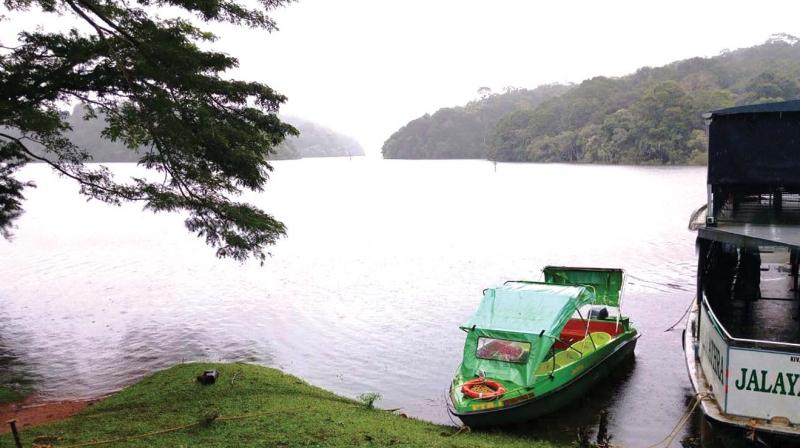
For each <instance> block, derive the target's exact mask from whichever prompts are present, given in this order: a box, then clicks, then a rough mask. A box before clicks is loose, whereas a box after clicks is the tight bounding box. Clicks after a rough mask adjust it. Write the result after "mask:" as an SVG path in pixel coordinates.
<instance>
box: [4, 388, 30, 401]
mask: <svg viewBox="0 0 800 448" xmlns="http://www.w3.org/2000/svg"><path fill="white" fill-rule="evenodd" d="M24 398H25V395H23V394H22V393H20V392H17V391H16V390H14V389H9V388H7V387H3V386H0V404H3V403H14V402H16V401H21V400H22V399H24Z"/></svg>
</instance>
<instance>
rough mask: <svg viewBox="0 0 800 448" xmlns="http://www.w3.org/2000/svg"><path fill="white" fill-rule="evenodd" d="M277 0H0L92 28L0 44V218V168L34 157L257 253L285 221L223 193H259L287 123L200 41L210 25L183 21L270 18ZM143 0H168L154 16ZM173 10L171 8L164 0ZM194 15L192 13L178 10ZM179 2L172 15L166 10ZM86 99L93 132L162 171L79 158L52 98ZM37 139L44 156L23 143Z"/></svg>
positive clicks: (239, 255)
mask: <svg viewBox="0 0 800 448" xmlns="http://www.w3.org/2000/svg"><path fill="white" fill-rule="evenodd" d="M288 1H289V0H260V1H259V2H258V3H238V2H236V1H219V0H166V1H152V0H137V1H133V2H119V1H117V0H5V2H4V5H5V8H7V9H9V10H28V9H33V10H39V11H37V13H53V14H66V15H72V16H74V17H77V18H79V19H80V20H82V21H83V22H85V23H87V24H88V25H90V27H91V29H92V30H93V32H92V33H83V32H80V31H78V30H77V29H72V30H71V31H69V32H67V33H51V32H47V31H36V32H28V31H25V32H22V33H20V34H19V36H18V42H16V43H13V44H7V43H3V47H2V51H0V229H3V231H4V232H5V233H6V234H7V233H8V230H9V229H10V226H11V222H12V221H13V219H14V218H15V217H16V216H18V215H19V213H20V212H21V204H20V200H21V199H22V193H21V192H22V188H23V187H24V186H25V185H23V184H21V183H19V182H17V181H15V180H14V177H13V173H14V171H15V170H17V169H18V168H19V167H20V166H22V165H23V164H24V163H25V162H27V161H30V160H38V161H42V162H45V163H48V164H50V165H51V166H52V167H53V168H54V169H55V170H56V171H58V172H59V173H61V174H63V175H65V176H68V177H70V178H73V179H75V180H76V181H78V182H79V183H80V185H81V192H82V193H83V194H85V195H87V196H89V197H90V198H93V199H99V200H101V201H105V202H108V203H112V204H118V203H120V202H122V201H139V202H141V203H142V204H143V206H144V207H145V208H146V209H150V210H153V211H183V212H186V213H187V214H188V217H187V219H186V226H187V228H188V229H189V230H190V231H193V232H196V233H197V234H198V235H200V236H201V237H203V238H205V240H206V242H207V243H208V244H210V245H211V246H214V247H216V249H217V255H218V256H221V257H232V258H234V259H237V260H244V259H246V258H248V257H249V256H255V257H257V258H259V259H261V260H263V259H264V257H265V254H264V252H263V248H264V247H265V246H268V245H270V244H273V243H274V242H275V241H276V239H277V238H279V237H280V236H282V235H283V234H284V233H285V228H284V226H283V224H281V223H280V222H279V221H277V220H275V219H274V218H272V217H271V216H270V215H268V214H267V213H265V212H263V211H261V210H259V209H257V208H255V207H253V206H250V205H248V204H245V203H240V202H237V201H235V200H234V198H235V197H236V196H238V195H239V194H240V193H241V190H242V189H250V190H255V191H260V190H261V189H262V188H263V186H264V183H265V182H266V180H267V178H268V173H269V171H270V170H271V169H272V168H271V166H270V165H269V164H268V163H267V161H266V158H267V156H268V155H269V154H270V153H271V152H272V151H273V148H274V147H275V146H277V145H278V144H280V143H281V142H282V141H283V140H284V139H285V137H286V136H287V135H293V134H296V133H297V132H296V130H295V129H294V128H293V127H292V126H290V125H288V124H285V123H283V122H281V120H280V119H279V118H278V117H277V115H276V113H277V111H278V108H279V106H280V104H281V103H283V102H284V101H286V98H285V97H284V96H282V95H280V94H278V93H277V92H275V91H273V90H272V89H271V88H270V87H269V86H267V85H265V84H262V83H258V82H246V81H239V80H232V79H225V78H223V77H222V74H223V73H224V72H225V71H226V70H229V69H231V68H234V67H236V66H237V64H238V61H237V60H236V59H235V58H233V57H231V56H229V55H226V54H222V53H218V52H214V51H207V50H202V49H201V48H200V47H199V44H200V43H201V42H204V41H211V40H213V39H214V36H213V35H212V34H210V33H208V32H205V31H203V30H202V29H200V28H198V27H197V26H196V25H195V22H198V21H205V22H210V21H214V22H228V23H233V24H238V25H245V26H250V27H257V28H262V29H265V30H267V31H272V30H274V29H275V23H274V21H273V20H272V19H271V18H270V17H269V16H268V12H269V11H270V10H271V9H273V8H275V7H278V6H282V5H284V4H286V3H288ZM153 6H158V7H161V6H171V7H176V8H177V10H181V11H178V12H176V15H175V16H174V17H164V16H165V12H166V14H169V11H170V10H164V9H162V10H159V14H158V16H156V15H155V14H153V13H152V12H151V11H153V8H152V7H153ZM173 10H174V9H173ZM186 12H189V13H192V14H194V16H195V19H193V20H190V19H187V18H186V17H185V15H186V14H185V13H186ZM181 13H182V14H183V17H182V16H181V15H180V14H181ZM75 102H80V103H82V104H84V105H86V106H87V109H86V114H85V118H86V119H93V118H95V117H96V116H97V115H98V114H102V116H103V117H104V118H105V120H106V121H107V126H106V127H105V129H104V130H103V131H102V135H103V137H104V138H106V139H108V140H110V141H112V142H118V143H122V144H124V146H125V147H126V148H128V149H130V150H131V151H137V150H138V151H140V157H139V163H140V164H141V165H143V166H145V167H146V168H149V169H152V170H155V171H156V172H158V173H160V174H162V175H163V176H159V179H163V180H161V181H151V180H147V179H144V178H137V179H131V180H129V181H126V182H118V181H117V180H115V179H114V177H113V175H112V173H111V172H110V171H109V170H107V169H105V168H102V167H101V168H92V167H87V165H86V162H88V161H89V160H90V157H89V153H88V152H87V149H86V148H84V147H81V146H79V145H78V144H76V143H75V142H73V141H71V140H70V139H68V138H66V137H65V135H66V133H67V131H68V130H69V129H70V124H69V122H68V121H67V120H66V118H67V116H66V115H65V114H63V113H61V112H60V111H59V107H63V105H64V104H70V103H75ZM36 144H38V145H40V147H41V148H43V149H44V152H45V154H43V155H41V154H37V153H36V152H35V151H32V149H31V148H32V147H33V146H34V145H36Z"/></svg>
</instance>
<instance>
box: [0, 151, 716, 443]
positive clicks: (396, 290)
mask: <svg viewBox="0 0 800 448" xmlns="http://www.w3.org/2000/svg"><path fill="white" fill-rule="evenodd" d="M275 167H276V170H275V172H274V174H273V178H272V180H271V181H270V182H269V184H268V187H267V190H266V192H265V193H263V194H262V195H258V196H254V195H251V196H249V197H248V198H247V199H249V200H252V201H254V202H256V203H258V204H260V205H262V206H263V207H264V208H265V209H267V210H268V211H269V212H270V213H272V214H274V215H275V216H276V217H277V218H279V219H281V220H283V221H284V222H285V223H286V224H287V226H288V229H289V236H288V238H286V239H284V240H282V241H281V242H280V243H279V244H278V245H277V246H276V247H275V248H274V249H273V251H272V252H273V257H271V258H269V259H268V260H267V263H266V265H265V266H264V267H263V268H259V267H258V266H257V263H251V264H246V265H244V266H240V265H238V264H236V263H234V262H230V261H219V260H217V259H215V258H214V256H213V251H212V250H210V249H208V248H207V247H206V246H204V244H203V243H202V241H201V240H198V239H196V238H194V237H193V236H192V235H190V234H188V233H187V232H186V231H185V230H184V229H183V226H182V222H181V218H180V217H179V216H174V215H153V214H151V213H148V212H141V211H140V210H139V209H138V208H137V207H136V206H135V205H134V206H124V207H121V208H114V207H109V206H106V205H104V204H100V203H96V202H88V203H87V202H85V201H84V200H83V199H82V198H80V197H79V196H78V195H77V194H76V190H77V187H76V186H75V185H73V184H72V183H70V182H69V181H67V180H64V179H59V178H57V177H56V176H54V175H52V174H50V172H49V170H48V169H46V168H45V167H43V166H29V167H27V168H26V169H25V171H23V176H22V177H24V178H30V179H35V180H36V181H37V183H38V185H39V188H37V189H35V190H30V191H29V192H28V193H27V196H28V200H27V201H26V203H25V207H26V214H25V215H24V216H23V217H22V218H21V219H20V220H19V222H18V224H19V229H18V230H17V232H16V238H15V240H14V241H13V243H7V242H5V241H2V240H0V255H2V257H1V258H0V303H2V307H1V308H0V322H2V327H0V351H2V353H0V368H2V369H3V370H5V378H8V377H10V376H11V375H12V374H16V373H19V372H22V373H23V376H24V377H27V378H35V379H36V381H37V382H38V384H37V389H38V390H39V391H40V392H41V394H42V395H43V396H45V397H48V398H54V399H55V398H72V397H93V396H99V395H102V394H105V393H108V392H111V391H114V390H116V389H118V388H120V387H122V386H123V385H126V384H129V383H130V382H132V381H135V380H136V379H138V378H140V377H141V376H142V375H144V374H146V373H147V372H150V371H152V370H154V369H159V368H163V367H166V366H168V365H170V364H173V363H175V362H180V361H183V360H187V361H188V360H212V361H215V360H225V361H229V360H243V361H252V362H258V363H263V364H267V365H270V366H276V367H280V368H282V369H284V370H286V371H287V372H289V373H293V374H296V375H299V376H301V377H302V378H304V379H306V380H308V381H309V382H311V383H313V384H315V385H318V386H321V387H324V388H327V389H330V390H333V391H335V392H337V393H340V394H343V395H347V396H356V395H358V394H360V393H363V392H371V391H376V392H379V393H380V394H381V395H382V396H383V400H382V401H380V402H379V403H378V404H379V405H381V406H383V407H386V408H398V407H402V408H403V409H404V410H405V412H406V413H408V414H409V415H413V416H416V417H420V418H424V419H428V420H432V421H435V422H439V423H449V422H450V420H449V419H448V417H447V414H446V409H445V404H444V390H445V388H446V387H447V385H448V384H449V381H450V378H451V376H452V374H453V372H454V370H455V368H456V366H457V365H458V363H459V361H460V359H461V351H462V344H463V340H464V335H463V333H462V332H461V331H460V330H459V329H458V325H459V324H461V323H463V322H464V321H465V320H466V319H467V318H468V317H469V315H470V314H471V313H472V312H473V311H474V309H475V308H476V307H477V304H478V302H479V300H480V292H481V290H482V289H483V288H485V287H487V286H491V285H494V284H497V283H500V282H502V281H505V280H509V279H535V278H537V277H538V273H539V270H540V269H541V268H542V267H543V266H544V265H547V264H563V265H570V264H574V265H589V266H609V267H622V268H625V269H626V270H627V272H628V274H629V282H628V285H627V289H626V293H627V296H626V302H625V308H626V312H627V313H628V314H630V315H631V316H632V318H633V320H635V322H636V323H637V325H638V327H639V329H640V330H641V332H642V333H643V336H642V338H641V339H640V341H639V345H638V347H637V350H636V351H637V353H636V360H635V361H633V362H632V363H631V365H630V366H631V371H630V372H620V373H619V374H618V375H616V376H615V378H614V379H613V380H612V381H610V382H607V383H604V384H603V385H600V386H598V391H597V392H596V393H595V394H593V395H592V396H591V397H590V399H588V400H585V401H584V402H582V403H579V404H578V405H576V406H573V407H571V408H569V409H568V410H567V411H565V412H564V413H562V414H560V415H559V416H557V417H551V418H549V419H545V420H543V421H542V422H540V423H536V424H532V425H530V426H532V428H533V429H535V430H536V431H537V432H536V435H537V436H546V437H551V438H555V439H559V438H567V439H572V438H573V437H574V433H575V426H576V425H579V424H593V423H595V421H596V418H597V412H599V411H600V410H601V409H609V411H610V414H611V433H612V434H613V435H614V437H615V441H616V442H619V443H623V444H624V443H626V441H627V442H632V441H633V444H634V445H640V444H641V443H642V442H655V441H657V440H659V439H660V438H661V437H662V436H663V435H665V434H666V433H668V432H669V431H670V430H671V429H672V425H673V424H674V423H675V422H676V421H677V419H678V418H679V417H680V415H681V413H682V411H683V405H684V400H685V397H686V396H687V395H688V394H689V393H690V392H689V389H690V386H689V384H688V381H687V377H686V373H685V366H684V363H683V360H682V355H681V344H680V339H679V336H680V334H679V333H680V332H679V331H675V332H670V333H664V332H663V330H664V329H665V328H667V327H668V326H670V325H671V324H672V323H673V322H674V321H675V320H676V319H678V318H679V317H680V315H681V314H682V313H683V311H684V309H685V308H686V305H687V303H688V302H689V300H691V298H692V292H691V291H692V285H693V281H694V277H693V276H694V263H695V261H694V236H693V234H691V233H690V232H688V231H687V230H686V224H687V220H688V217H689V214H690V213H691V211H692V210H694V209H695V208H696V207H697V206H698V205H699V204H701V203H702V202H703V201H704V200H705V170H704V169H702V168H644V167H616V166H615V167H610V166H576V165H535V164H499V165H497V168H496V171H495V169H494V167H493V166H492V164H490V163H487V162H481V161H384V160H373V159H367V158H361V159H354V160H352V161H351V160H346V159H316V160H314V159H307V160H300V161H286V162H276V163H275ZM115 170H116V171H117V172H121V173H130V172H133V171H134V170H135V168H134V167H133V166H129V165H119V166H116V167H115ZM12 358H13V362H10V361H9V362H7V361H6V359H12ZM17 376H18V377H19V375H17ZM3 378H4V376H2V375H0V380H2V379H3Z"/></svg>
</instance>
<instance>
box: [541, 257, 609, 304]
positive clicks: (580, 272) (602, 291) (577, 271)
mask: <svg viewBox="0 0 800 448" xmlns="http://www.w3.org/2000/svg"><path fill="white" fill-rule="evenodd" d="M542 272H544V281H545V283H552V284H555V285H581V286H586V287H587V288H588V289H593V290H594V292H595V295H596V301H595V303H596V304H598V305H606V306H613V307H617V308H619V304H620V301H621V299H622V297H621V296H622V285H623V283H624V281H625V279H624V271H623V270H622V269H606V268H573V267H563V266H547V267H545V268H544V269H543V270H542Z"/></svg>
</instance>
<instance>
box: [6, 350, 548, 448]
mask: <svg viewBox="0 0 800 448" xmlns="http://www.w3.org/2000/svg"><path fill="white" fill-rule="evenodd" d="M206 369H218V370H219V372H220V376H219V379H218V380H217V382H216V383H215V384H213V385H210V386H202V385H200V384H199V383H197V382H196V381H194V378H195V377H196V376H197V374H198V373H200V372H202V371H203V370H206ZM169 429H172V430H171V431H166V432H162V433H159V434H153V435H150V436H146V437H139V438H129V437H130V436H135V435H142V434H146V433H153V432H156V431H163V430H169ZM455 433H456V428H451V427H445V426H439V425H434V424H432V423H426V422H422V421H419V420H415V419H410V418H405V417H402V416H399V415H395V414H393V413H391V412H386V411H380V410H376V409H367V408H366V407H365V406H363V405H362V404H361V403H359V402H357V401H353V400H348V399H345V398H342V397H339V396H336V395H334V394H332V393H330V392H327V391H324V390H322V389H319V388H316V387H313V386H310V385H308V384H306V383H305V382H303V381H301V380H300V379H298V378H296V377H293V376H291V375H286V374H283V373H281V372H279V371H277V370H274V369H269V368H266V367H260V366H255V365H249V364H205V363H203V364H180V365H177V366H175V367H172V368H169V369H167V370H163V371H161V372H158V373H156V374H154V375H151V376H148V377H147V378H144V379H142V380H141V381H140V382H138V383H137V384H134V385H132V386H130V387H127V388H125V389H124V390H122V391H121V392H119V393H117V394H115V395H113V396H111V397H109V398H107V399H105V400H102V401H100V402H98V403H96V404H94V405H92V406H90V407H88V408H87V409H86V410H84V411H83V412H82V413H80V414H78V415H77V416H75V417H73V418H71V419H68V420H65V421H61V422H56V423H51V424H48V425H43V426H37V427H34V428H30V429H24V430H23V431H22V433H21V436H22V442H23V445H24V446H30V444H31V442H33V441H34V439H35V438H36V439H37V440H39V441H45V440H57V441H58V442H57V444H56V446H62V445H63V446H68V445H75V444H80V443H89V442H93V441H94V442H97V441H105V440H111V439H120V440H117V441H116V442H114V443H109V444H105V445H101V446H114V447H116V446H124V447H130V448H134V447H148V448H150V447H155V448H158V447H170V448H172V447H231V446H237V447H310V446H322V447H332V448H336V447H348V448H349V447H353V446H371V447H384V446H402V447H422V448H427V447H431V446H438V447H442V448H459V447H464V448H492V447H509V448H517V447H519V448H522V447H528V448H531V447H532V448H536V447H540V448H543V447H548V446H553V445H551V444H548V443H545V442H537V441H535V440H531V439H529V438H527V437H514V436H512V435H504V434H502V433H491V432H485V433H470V432H464V433H460V434H456V435H454V434H455ZM0 446H3V447H6V446H13V442H12V441H11V437H10V435H9V434H1V435H0Z"/></svg>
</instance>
